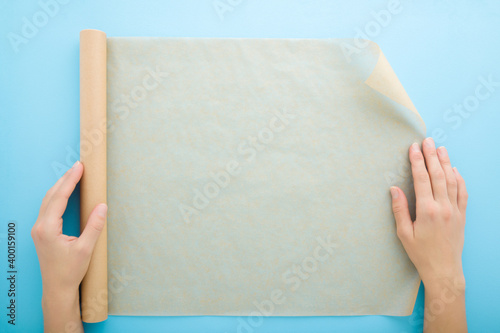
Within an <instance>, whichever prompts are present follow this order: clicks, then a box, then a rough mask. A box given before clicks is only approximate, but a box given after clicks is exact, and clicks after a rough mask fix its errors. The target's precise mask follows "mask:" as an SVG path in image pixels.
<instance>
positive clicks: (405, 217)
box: [391, 186, 413, 241]
mask: <svg viewBox="0 0 500 333" xmlns="http://www.w3.org/2000/svg"><path fill="white" fill-rule="evenodd" d="M391 196H392V211H393V213H394V218H395V219H396V227H397V233H398V237H399V239H400V240H401V241H403V240H406V239H409V238H411V237H413V222H412V220H411V217H410V211H409V210H408V200H406V195H405V194H404V192H403V191H402V190H401V189H400V188H399V187H396V186H392V187H391Z"/></svg>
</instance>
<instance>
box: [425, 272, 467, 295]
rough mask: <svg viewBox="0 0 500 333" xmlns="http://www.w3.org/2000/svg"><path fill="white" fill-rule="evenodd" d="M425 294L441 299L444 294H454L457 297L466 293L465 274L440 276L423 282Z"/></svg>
mask: <svg viewBox="0 0 500 333" xmlns="http://www.w3.org/2000/svg"><path fill="white" fill-rule="evenodd" d="M422 282H423V283H424V287H425V293H426V294H427V295H434V296H438V297H440V296H441V295H443V294H444V293H448V292H450V293H453V294H455V295H456V296H459V295H463V294H464V293H465V277H464V275H463V273H457V274H453V275H446V276H438V277H433V278H431V279H426V280H423V279H422Z"/></svg>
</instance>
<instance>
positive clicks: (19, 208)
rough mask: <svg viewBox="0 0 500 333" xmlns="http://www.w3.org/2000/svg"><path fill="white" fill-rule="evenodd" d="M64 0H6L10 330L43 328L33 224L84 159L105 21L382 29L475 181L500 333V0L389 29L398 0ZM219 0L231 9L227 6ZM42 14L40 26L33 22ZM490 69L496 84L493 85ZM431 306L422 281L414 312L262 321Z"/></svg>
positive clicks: (422, 106) (417, 14) (480, 253)
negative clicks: (90, 87)
mask: <svg viewBox="0 0 500 333" xmlns="http://www.w3.org/2000/svg"><path fill="white" fill-rule="evenodd" d="M54 1H55V0H42V1H41V2H38V1H11V0H0V138H1V140H0V170H1V173H0V242H1V244H0V277H1V279H0V309H1V310H0V331H2V332H42V331H43V330H42V310H41V306H40V300H41V296H42V285H41V278H40V270H39V265H38V260H37V256H36V252H35V247H34V245H33V242H32V239H31V237H30V230H31V227H32V225H33V223H34V222H35V220H36V217H37V214H38V209H39V205H40V203H41V200H42V198H43V196H44V195H45V192H46V191H47V190H48V189H49V188H50V187H51V186H52V184H53V183H54V182H55V181H56V180H57V178H58V174H57V172H56V171H55V170H54V167H53V166H54V165H56V164H58V163H60V164H62V165H64V166H63V168H64V169H66V168H68V167H69V163H72V162H74V161H75V160H76V158H77V155H75V154H72V153H71V152H74V151H78V147H79V59H78V57H79V45H78V43H79V31H80V30H82V29H86V28H94V29H100V30H103V31H105V32H106V33H107V35H108V36H172V37H254V38H255V37H257V38H266V37H273V38H339V37H356V34H357V33H358V31H363V30H365V28H371V29H373V30H370V34H369V35H368V37H369V39H372V40H374V41H375V42H377V43H378V44H379V45H380V46H381V48H382V50H383V52H384V54H385V55H386V57H387V59H388V60H389V63H390V64H391V65H392V67H393V69H394V71H395V72H396V74H397V75H398V77H399V79H400V81H401V82H402V84H403V86H404V87H405V89H406V91H407V93H408V94H409V96H410V97H411V99H412V100H413V102H414V104H415V106H416V107H417V109H418V110H419V112H420V114H421V115H422V117H423V119H424V121H425V122H426V124H427V129H428V135H434V136H435V137H436V140H437V141H438V143H440V144H443V145H446V147H447V148H448V150H449V152H450V156H451V157H452V163H453V164H454V165H455V166H457V167H458V169H459V170H460V172H461V173H462V175H463V176H464V178H465V180H466V183H467V187H468V191H469V195H470V196H469V206H468V212H467V225H466V230H465V233H466V235H465V237H466V239H465V248H464V254H463V261H464V270H465V275H466V279H467V291H466V302H467V319H468V323H469V328H470V331H471V332H500V299H499V298H500V280H499V276H500V264H499V263H500V218H499V217H498V211H497V210H498V209H499V208H500V194H499V193H500V192H499V190H498V189H499V188H500V176H499V163H500V156H499V154H500V150H499V148H498V145H499V144H500V108H499V107H500V64H499V61H500V2H499V1H493V0H491V1H489V0H481V1H472V0H467V1H466V0H457V1H440V0H435V1H404V0H403V1H401V2H400V7H401V8H400V9H401V10H400V12H398V13H396V14H392V15H391V18H390V19H389V20H388V22H387V24H385V23H386V22H383V23H384V25H385V26H381V25H380V24H378V23H377V24H378V27H379V28H380V29H377V28H376V26H377V25H376V24H374V22H377V21H376V19H375V16H374V14H373V13H377V12H380V11H381V10H384V9H387V8H388V6H390V1H370V2H368V1H365V2H363V1H312V0H303V1H298V0H294V1H290V0H289V1H273V0H268V1H263V0H259V1H251V0H243V1H239V0H221V1H212V0H203V1H194V0H190V1H128V0H126V1H123V0H122V1H116V0H114V1H97V0H88V1H67V0H66V1H65V2H67V3H65V4H60V5H58V6H54V5H53V3H54ZM61 2H63V1H62V0H61ZM214 3H215V4H219V5H220V6H222V7H221V8H226V9H227V10H226V11H225V12H223V13H219V14H220V15H219V14H218V12H217V10H216V9H215V8H214ZM220 3H222V5H221V4H220ZM45 4H52V5H45ZM231 4H233V5H231ZM223 5H225V6H226V7H223ZM227 6H229V7H227ZM44 8H45V9H44ZM228 8H229V9H228ZM44 10H45V11H46V12H48V13H49V14H51V15H48V14H44ZM34 23H36V24H38V25H39V27H36V26H35V28H36V29H32V30H30V29H29V25H30V24H34ZM16 50H17V51H16ZM484 80H492V81H494V82H497V83H496V84H495V83H494V84H490V85H484V83H482V82H483V81H484ZM480 85H482V87H480V88H478V86H480ZM477 89H479V95H477V93H478V92H477ZM488 89H489V90H488ZM476 96H479V97H480V98H478V97H476ZM438 139H439V140H438ZM78 201H79V198H78V195H76V194H75V195H73V196H72V197H71V199H70V203H69V206H68V209H67V211H66V214H65V216H64V231H65V232H67V233H69V234H73V235H75V234H77V232H78V223H79V220H78V214H79V213H78V212H79V207H78ZM11 220H14V221H16V224H17V239H18V247H17V257H16V260H17V270H18V276H17V278H18V280H17V287H16V288H17V299H16V301H17V309H16V311H17V317H16V325H15V326H12V325H8V324H7V316H6V314H7V308H6V307H7V302H8V298H7V289H8V285H7V279H6V277H7V270H8V267H7V245H6V241H5V240H6V239H5V237H6V234H7V224H8V222H9V221H11ZM422 306H423V290H422V288H421V289H420V293H419V296H418V299H417V303H416V306H415V311H414V314H413V316H411V317H387V316H358V317H295V318H284V317H270V318H265V320H264V323H263V325H261V326H260V327H257V328H255V329H253V331H254V332H421V331H422V312H421V311H422ZM238 323H239V319H238V317H122V316H110V317H109V319H108V320H107V321H105V322H103V323H98V324H86V325H85V330H86V331H87V332H237V328H238ZM243 332H245V331H243Z"/></svg>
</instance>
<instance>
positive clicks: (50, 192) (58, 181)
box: [38, 161, 80, 217]
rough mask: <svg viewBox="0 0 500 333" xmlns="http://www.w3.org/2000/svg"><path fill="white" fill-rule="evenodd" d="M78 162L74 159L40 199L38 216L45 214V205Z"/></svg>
mask: <svg viewBox="0 0 500 333" xmlns="http://www.w3.org/2000/svg"><path fill="white" fill-rule="evenodd" d="M77 164H80V161H76V162H75V164H73V166H72V167H71V168H69V169H68V170H67V171H66V172H65V173H64V175H62V176H61V177H60V178H59V179H58V180H57V182H56V183H55V184H54V185H53V186H52V187H51V188H50V189H49V190H48V191H47V193H46V194H45V197H44V198H43V200H42V204H41V205H40V212H39V214H38V217H41V216H43V215H44V214H45V211H46V210H47V205H48V204H49V202H50V199H51V198H52V196H53V195H54V192H56V191H57V189H58V188H59V186H60V185H61V183H62V182H63V181H64V180H65V179H66V178H67V177H68V175H69V174H70V173H71V172H72V171H73V168H74V167H75V166H76V165H77Z"/></svg>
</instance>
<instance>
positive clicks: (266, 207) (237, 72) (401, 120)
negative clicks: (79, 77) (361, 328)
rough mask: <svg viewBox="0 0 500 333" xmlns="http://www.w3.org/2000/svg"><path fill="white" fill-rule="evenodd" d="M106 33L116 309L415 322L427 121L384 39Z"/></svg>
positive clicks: (111, 284) (111, 277)
mask: <svg viewBox="0 0 500 333" xmlns="http://www.w3.org/2000/svg"><path fill="white" fill-rule="evenodd" d="M346 42H348V40H342V39H333V40H314V39H310V40H307V39H197V38H108V40H107V46H108V50H107V54H108V58H107V71H108V85H107V89H108V92H107V98H108V108H107V119H108V138H107V140H108V141H107V164H108V172H107V191H108V193H107V194H108V205H109V212H108V288H109V313H110V314H116V315H251V313H252V312H253V311H260V312H261V313H263V312H266V311H267V312H268V314H267V315H275V316H310V315H311V316H317V315H320V316H321V315H364V314H383V315H409V314H411V311H412V309H413V306H414V303H415V298H416V294H417V290H418V286H419V284H420V278H419V276H418V273H417V272H416V270H415V268H414V266H413V265H412V263H411V262H410V260H409V259H408V257H407V255H406V253H405V251H404V249H403V247H402V245H401V243H400V241H399V240H398V238H397V236H396V229H395V222H394V218H393V215H392V212H391V204H390V194H389V187H390V185H398V186H400V187H401V188H402V189H403V190H404V191H405V193H406V194H407V195H408V197H409V199H410V207H411V209H412V210H414V194H413V188H412V182H411V172H410V169H409V162H408V159H407V148H408V147H409V146H410V144H411V143H413V142H414V141H420V140H421V139H422V138H424V136H425V125H424V123H423V121H422V119H421V118H420V116H419V115H418V113H417V111H416V109H415V107H414V106H413V104H412V103H411V101H410V99H409V98H408V96H407V95H406V93H405V91H404V89H403V87H402V86H401V84H400V83H399V81H398V80H397V77H396V76H395V75H394V73H393V71H392V69H391V68H390V66H389V63H388V62H387V60H386V59H385V57H384V56H383V54H382V53H381V51H380V49H379V48H378V46H377V45H376V44H374V43H369V44H368V46H367V47H366V48H364V49H360V51H359V53H358V54H355V55H352V56H351V59H350V61H348V60H347V58H346V56H345V55H344V53H343V51H342V43H346Z"/></svg>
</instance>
